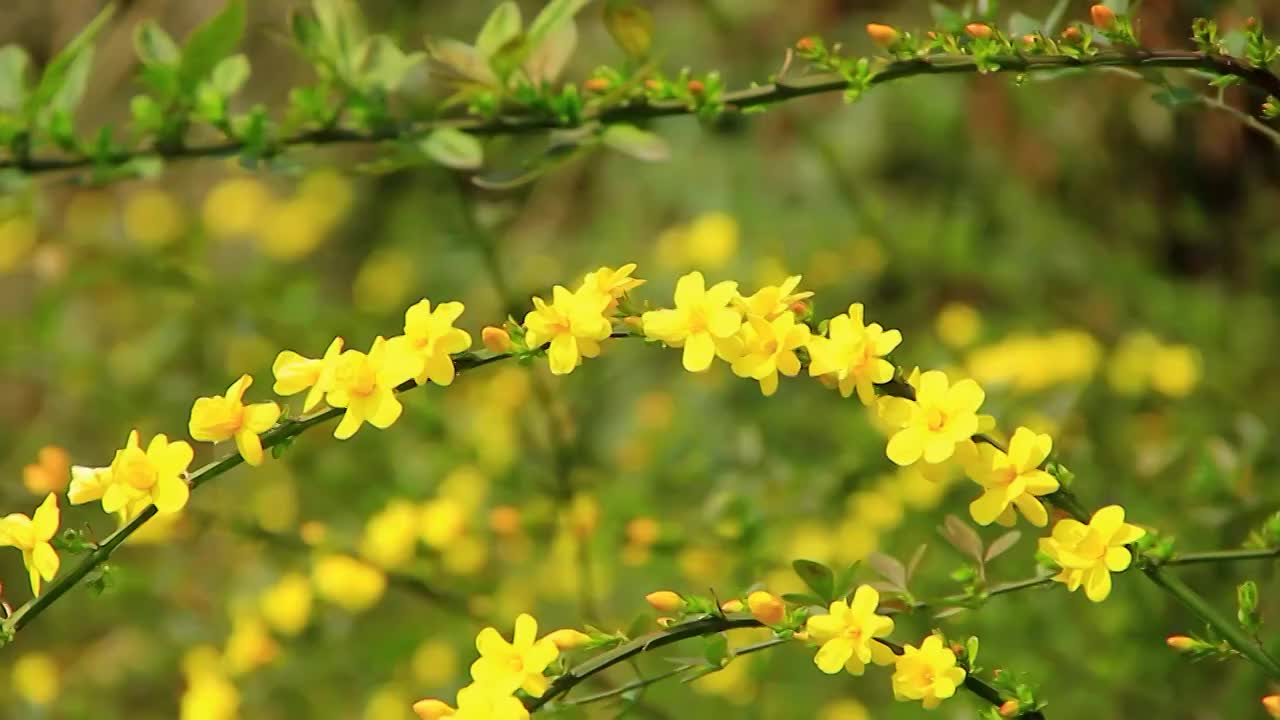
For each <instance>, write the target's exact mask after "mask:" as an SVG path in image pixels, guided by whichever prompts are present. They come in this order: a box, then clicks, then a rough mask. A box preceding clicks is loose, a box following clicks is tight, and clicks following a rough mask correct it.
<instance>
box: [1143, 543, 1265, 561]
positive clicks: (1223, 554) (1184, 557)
mask: <svg viewBox="0 0 1280 720" xmlns="http://www.w3.org/2000/svg"><path fill="white" fill-rule="evenodd" d="M1272 558H1280V547H1273V548H1259V549H1256V550H1253V549H1250V550H1214V551H1212V552H1198V553H1181V554H1178V555H1174V556H1173V557H1171V558H1169V559H1168V560H1163V561H1161V562H1160V565H1198V564H1201V563H1215V562H1234V561H1236V560H1268V559H1272Z"/></svg>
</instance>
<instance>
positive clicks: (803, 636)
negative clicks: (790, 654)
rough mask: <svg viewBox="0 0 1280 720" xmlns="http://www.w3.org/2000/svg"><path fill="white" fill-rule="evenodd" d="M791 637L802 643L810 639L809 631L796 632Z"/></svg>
mask: <svg viewBox="0 0 1280 720" xmlns="http://www.w3.org/2000/svg"><path fill="white" fill-rule="evenodd" d="M791 637H793V638H795V639H796V640H799V641H800V642H804V641H806V640H808V639H809V631H808V630H797V631H796V632H793V633H791Z"/></svg>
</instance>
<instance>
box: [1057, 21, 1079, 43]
mask: <svg viewBox="0 0 1280 720" xmlns="http://www.w3.org/2000/svg"><path fill="white" fill-rule="evenodd" d="M1083 37H1084V34H1083V33H1081V32H1080V28H1078V27H1076V26H1075V25H1072V26H1071V27H1069V28H1067V29H1066V30H1063V31H1062V39H1063V40H1066V41H1067V42H1070V43H1077V42H1080V40H1081V39H1082V38H1083Z"/></svg>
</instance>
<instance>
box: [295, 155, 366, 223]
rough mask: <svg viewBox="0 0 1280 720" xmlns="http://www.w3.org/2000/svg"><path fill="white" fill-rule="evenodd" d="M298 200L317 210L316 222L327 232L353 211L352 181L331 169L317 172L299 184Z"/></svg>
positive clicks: (308, 175)
mask: <svg viewBox="0 0 1280 720" xmlns="http://www.w3.org/2000/svg"><path fill="white" fill-rule="evenodd" d="M297 196H298V198H299V199H301V200H303V201H305V202H307V203H309V204H311V205H312V206H313V207H314V208H315V210H316V221H317V222H319V223H320V225H321V226H322V227H323V228H324V229H325V231H326V232H327V231H328V230H329V229H330V228H332V227H333V226H334V225H336V224H337V222H338V221H339V220H341V219H342V218H343V217H344V216H345V215H346V214H347V211H348V210H350V209H351V202H352V200H353V199H354V197H355V193H353V192H352V190H351V181H350V180H349V179H348V178H347V177H346V176H345V175H343V174H341V173H339V172H338V171H336V170H333V169H331V168H323V169H320V170H315V171H312V172H310V173H308V174H307V176H306V177H304V178H303V179H302V182H300V183H298V195H297Z"/></svg>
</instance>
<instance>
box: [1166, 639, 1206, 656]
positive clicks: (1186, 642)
mask: <svg viewBox="0 0 1280 720" xmlns="http://www.w3.org/2000/svg"><path fill="white" fill-rule="evenodd" d="M1165 644H1166V645H1168V646H1169V647H1171V648H1173V649H1174V650H1177V651H1178V652H1187V651H1188V650H1194V649H1195V648H1196V646H1197V645H1199V644H1200V643H1199V642H1197V641H1195V640H1194V639H1192V638H1189V637H1187V636H1186V635H1170V636H1169V637H1168V638H1166V639H1165Z"/></svg>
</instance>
